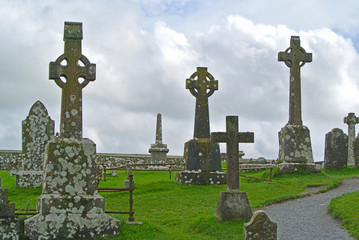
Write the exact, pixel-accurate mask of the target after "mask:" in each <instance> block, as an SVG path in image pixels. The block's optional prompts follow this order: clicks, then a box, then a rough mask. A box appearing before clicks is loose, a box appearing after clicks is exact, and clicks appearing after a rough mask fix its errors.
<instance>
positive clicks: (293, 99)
mask: <svg viewBox="0 0 359 240" xmlns="http://www.w3.org/2000/svg"><path fill="white" fill-rule="evenodd" d="M278 61H283V62H284V63H285V65H287V67H289V68H290V87H289V88H290V92H289V121H288V124H289V125H302V124H303V122H302V107H301V90H300V89H301V86H300V85H301V84H300V68H301V67H303V65H304V64H305V63H307V62H311V61H312V54H311V53H306V51H305V50H304V48H302V47H301V46H300V39H299V37H298V36H292V37H291V39H290V47H289V48H287V49H286V50H285V51H284V52H279V53H278Z"/></svg>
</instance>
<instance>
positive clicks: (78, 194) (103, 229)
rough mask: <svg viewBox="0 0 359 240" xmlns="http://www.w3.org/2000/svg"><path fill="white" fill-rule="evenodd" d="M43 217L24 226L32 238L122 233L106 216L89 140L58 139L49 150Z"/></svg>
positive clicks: (39, 205) (41, 203) (41, 205)
mask: <svg viewBox="0 0 359 240" xmlns="http://www.w3.org/2000/svg"><path fill="white" fill-rule="evenodd" d="M44 171H45V178H44V184H43V188H42V195H41V196H40V197H39V198H38V199H37V211H38V212H39V214H37V215H35V216H33V217H31V218H28V219H26V220H25V223H24V232H25V235H26V236H27V237H29V238H31V239H63V238H70V239H84V238H95V237H112V236H115V235H117V234H119V231H120V221H119V220H117V219H115V218H113V217H110V216H108V215H106V214H105V210H104V206H105V204H104V198H103V197H102V196H100V195H99V194H98V192H97V189H98V179H99V177H100V169H99V166H98V165H97V162H96V145H95V144H94V143H93V142H92V141H91V140H89V139H73V138H70V139H67V138H55V139H54V140H52V141H50V142H49V144H48V147H47V157H46V162H45V169H44Z"/></svg>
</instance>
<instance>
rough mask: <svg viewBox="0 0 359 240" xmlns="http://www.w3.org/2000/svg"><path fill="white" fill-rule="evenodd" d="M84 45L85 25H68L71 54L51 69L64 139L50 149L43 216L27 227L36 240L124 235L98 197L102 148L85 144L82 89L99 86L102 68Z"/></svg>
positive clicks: (66, 38)
mask: <svg viewBox="0 0 359 240" xmlns="http://www.w3.org/2000/svg"><path fill="white" fill-rule="evenodd" d="M81 40H82V23H74V22H65V30H64V41H65V53H64V54H63V55H61V56H60V57H58V58H57V60H56V61H55V62H51V63H50V79H53V80H55V82H56V84H57V85H58V86H59V87H60V88H62V105H61V126H60V137H55V138H54V139H53V140H51V141H50V142H49V143H48V145H47V149H46V157H45V165H44V172H45V173H44V183H43V185H42V195H41V196H40V197H39V198H38V199H37V211H38V214H37V215H34V216H33V217H31V218H28V219H26V220H25V222H24V233H25V236H26V237H28V238H30V239H85V238H88V239H92V238H103V237H113V236H115V235H117V234H119V231H120V221H119V220H117V219H115V218H113V217H110V216H108V215H106V214H105V201H104V198H103V197H102V196H100V195H99V194H98V191H97V189H98V181H99V178H100V174H101V171H100V168H99V165H98V164H97V162H96V145H95V143H94V142H92V141H91V140H90V139H87V138H82V88H84V87H85V86H86V85H87V84H88V83H89V81H94V80H95V78H96V65H95V64H92V63H90V62H89V60H88V59H87V58H86V57H85V56H84V55H82V53H81ZM61 77H64V78H65V79H66V81H63V80H62V79H61Z"/></svg>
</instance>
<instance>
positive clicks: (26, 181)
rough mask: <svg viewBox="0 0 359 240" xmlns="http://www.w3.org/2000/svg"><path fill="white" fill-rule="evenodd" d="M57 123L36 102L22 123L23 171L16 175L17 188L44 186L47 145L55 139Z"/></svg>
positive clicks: (41, 104) (40, 103) (41, 105)
mask: <svg viewBox="0 0 359 240" xmlns="http://www.w3.org/2000/svg"><path fill="white" fill-rule="evenodd" d="M54 129H55V122H54V121H53V120H52V119H51V118H50V116H49V115H48V113H47V109H46V108H45V106H44V104H43V103H42V102H40V101H36V102H35V103H34V104H33V105H32V107H31V109H30V111H29V115H28V116H27V117H26V119H25V120H24V121H22V154H23V158H22V169H21V171H19V172H18V173H16V186H17V187H38V186H41V185H42V180H43V175H44V173H43V167H44V161H45V147H46V144H47V143H48V142H49V141H50V140H51V139H52V138H53V137H54V131H55V130H54Z"/></svg>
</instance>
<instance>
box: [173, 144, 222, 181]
mask: <svg viewBox="0 0 359 240" xmlns="http://www.w3.org/2000/svg"><path fill="white" fill-rule="evenodd" d="M184 159H185V162H186V171H184V172H181V173H179V174H178V175H177V177H176V181H177V182H179V183H185V184H186V183H187V184H195V185H210V184H217V182H220V183H219V184H225V183H226V180H225V179H226V177H224V179H223V178H222V177H223V176H225V173H221V171H222V167H221V159H220V151H219V145H218V143H214V142H211V139H210V138H198V139H192V140H190V141H188V142H186V143H185V154H184ZM207 177H208V178H207ZM212 182H213V183H212Z"/></svg>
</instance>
